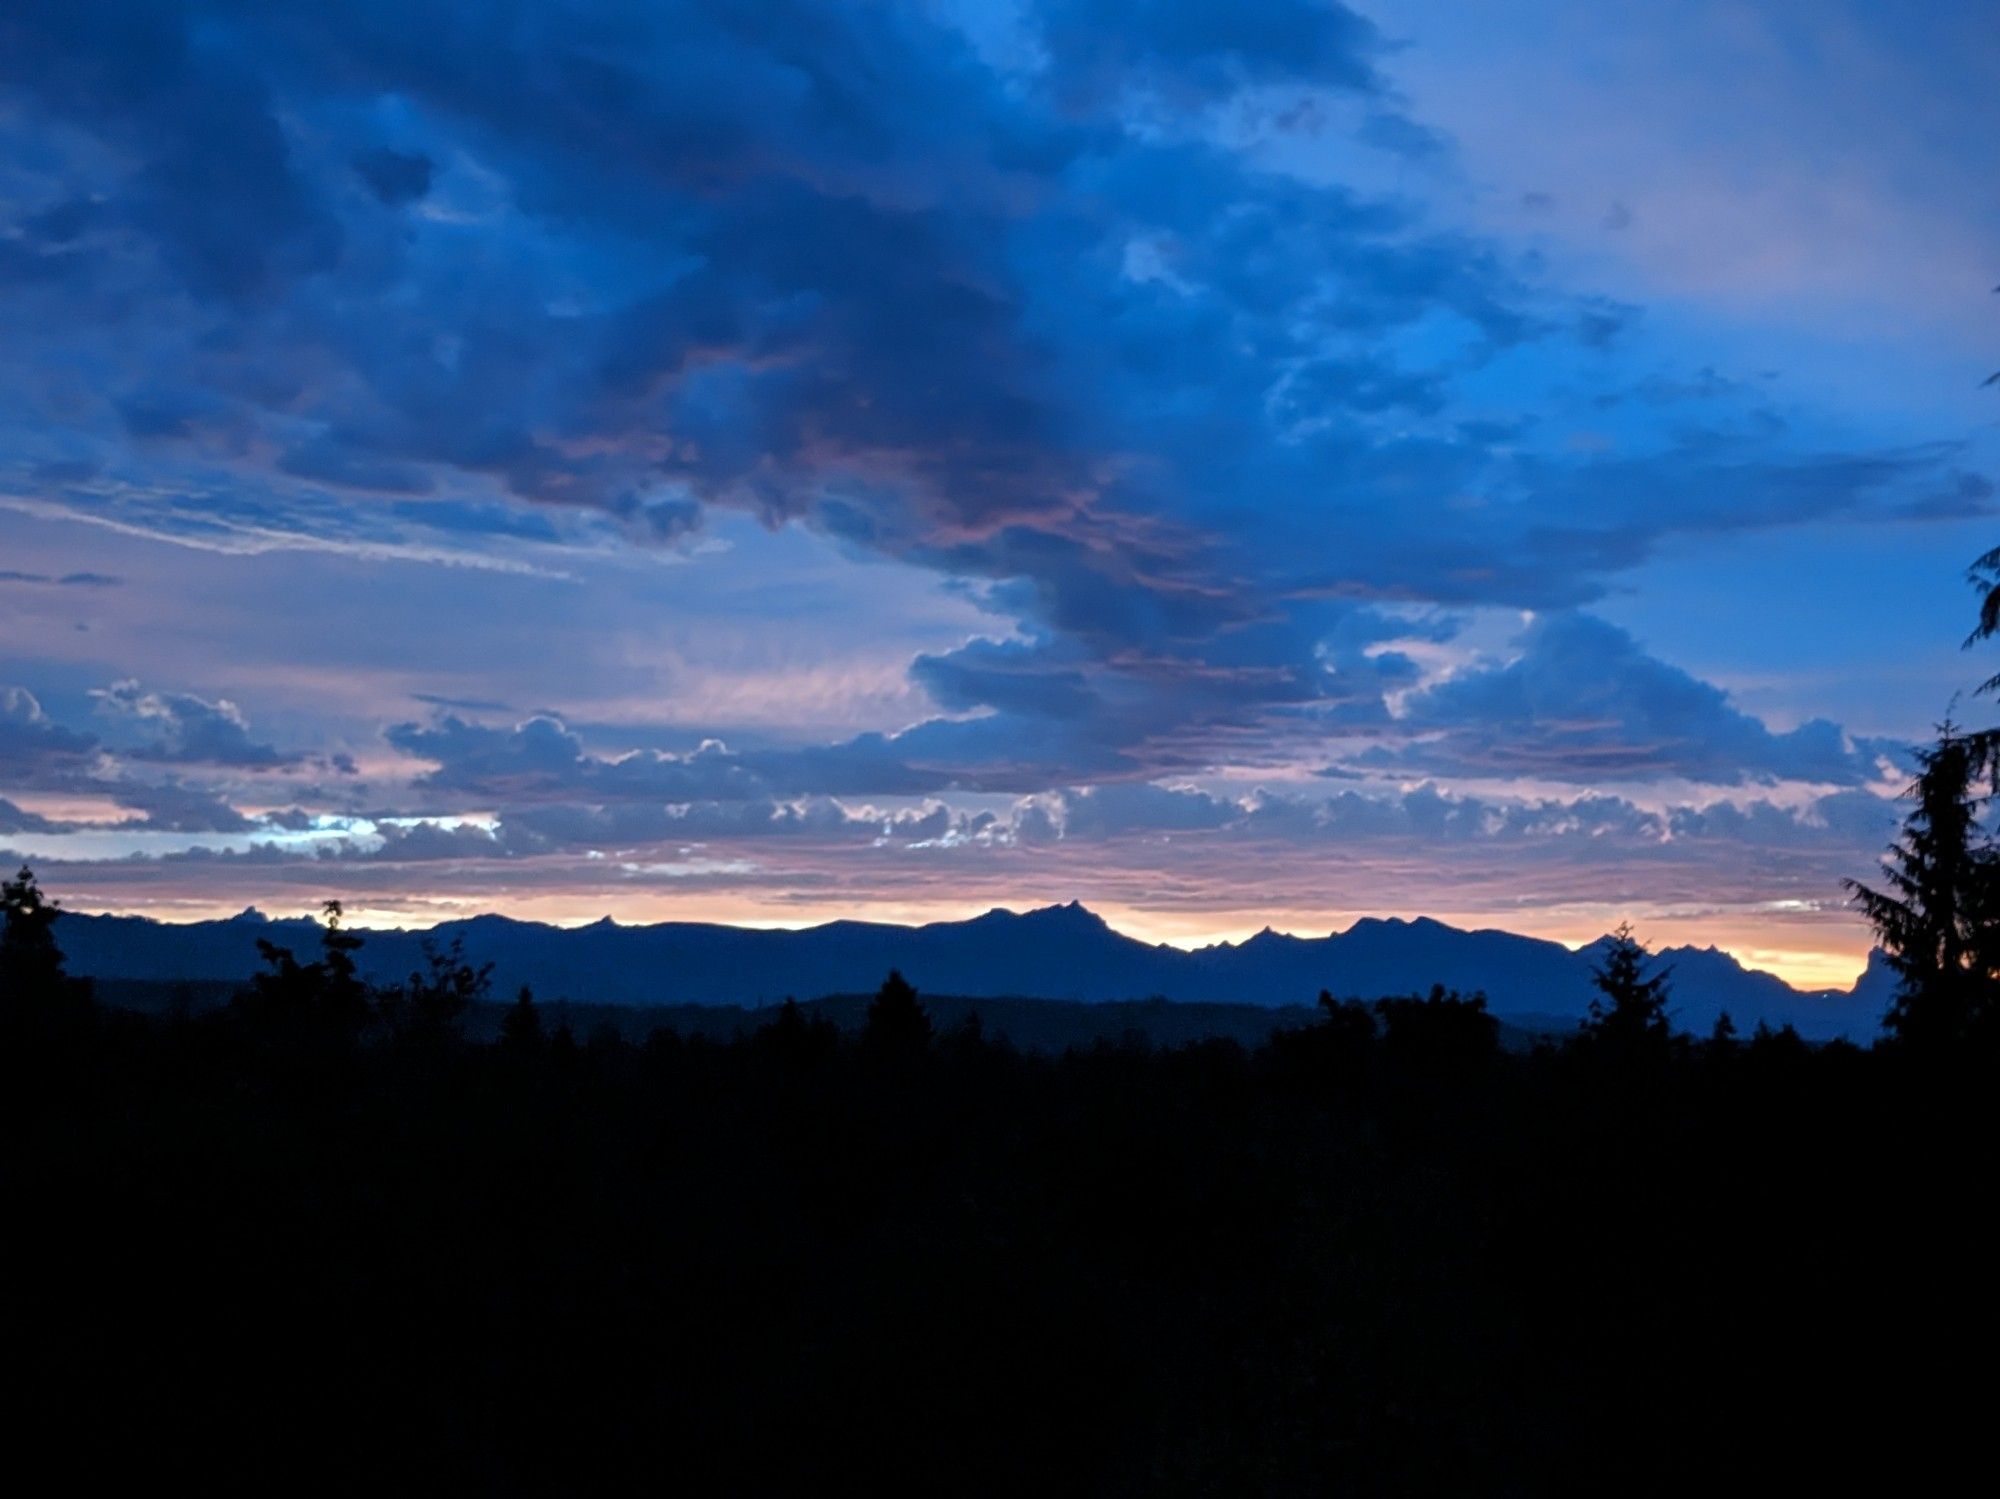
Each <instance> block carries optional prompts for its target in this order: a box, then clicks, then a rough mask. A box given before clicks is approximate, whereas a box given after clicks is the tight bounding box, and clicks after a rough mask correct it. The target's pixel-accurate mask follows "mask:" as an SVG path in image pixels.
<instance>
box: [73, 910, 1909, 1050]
mask: <svg viewBox="0 0 2000 1499" xmlns="http://www.w3.org/2000/svg"><path fill="white" fill-rule="evenodd" d="M56 930H57V934H58V937H59V940H60V941H61V943H62V945H63V949H64V951H65V952H66V953H67V954H68V955H69V960H70V969H71V971H72V972H74V973H79V974H88V975H90V976H92V977H96V978H103V979H138V980H149V981H154V982H160V981H165V982H181V981H198V980H207V981H238V982H240V981H241V980H243V979H246V978H248V977H249V976H250V974H252V973H253V972H255V971H257V969H258V967H259V966H260V964H259V960H258V956H257V947H256V942H257V939H258V938H259V937H263V938H266V939H268V940H270V941H272V942H275V943H277V944H278V945H280V946H285V947H291V948H292V949H293V950H294V951H297V952H299V953H300V955H301V956H302V957H303V956H306V955H307V952H308V950H309V949H310V948H312V947H313V946H314V945H315V944H316V943H317V941H318V934H319V928H318V925H317V924H316V923H315V922H313V921H312V920H310V919H309V918H304V917H300V918H292V919H284V920H271V919H269V918H267V917H265V916H263V915H261V914H260V913H258V912H256V911H255V910H251V911H245V912H243V913H242V914H241V915H238V916H234V917H230V918H228V919H227V920H222V921H199V922H189V923H169V922H160V921H153V920H151V919H149V918H146V917H136V916H93V915H84V914H80V913H76V912H69V913H66V914H65V915H64V917H63V919H62V921H61V923H60V924H59V925H58V927H57V929H56ZM359 930H360V934H361V935H362V936H363V937H364V938H365V939H366V940H365V945H364V946H363V948H362V950H361V952H360V954H359V957H360V962H361V967H362V970H363V972H364V973H366V974H367V975H368V976H369V977H371V978H375V979H381V980H387V979H395V978H401V977H403V976H404V975H406V974H408V973H409V972H410V971H411V970H412V969H413V968H415V967H416V966H417V965H418V964H419V962H420V961H421V958H422V948H421V944H422V940H423V939H424V938H425V937H426V936H430V937H433V938H435V939H436V940H438V941H449V940H451V939H452V938H453V937H458V938H461V939H462V940H463V941H464V944H465V950H466V953H467V955H468V957H470V958H471V959H472V960H474V961H475V962H481V963H484V962H491V963H492V964H493V965H494V982H495V990H496V993H498V994H502V995H504V994H510V993H512V992H513V990H514V988H515V987H516V986H518V985H520V984H531V985H533V986H534V989H535V992H536V993H537V994H538V995H540V996H542V997H544V998H546V999H564V998H567V999H573V1000H578V1001H586V1002H596V1003H601V1004H612V1005H670V1004H740V1005H756V1004H760V1003H772V1002H775V1001H777V1000H780V999H783V998H784V997H786V996H788V995H793V996H797V997H798V998H801V999H808V998H815V997H818V996H821V995H828V994H843V993H857V992H863V991H866V990H869V989H872V988H874V987H875V985H877V984H879V983H880V982H881V980H882V976H883V975H884V974H885V973H887V972H888V970H889V969H891V968H900V969H901V970H902V971H903V973H904V974H905V975H907V976H908V978H909V979H910V981H911V982H912V983H914V984H915V985H916V986H917V987H918V989H919V990H929V991H931V992H934V993H939V994H953V995H965V996H973V997H980V996H988V997H1000V996H1013V997H1033V998H1041V999H1060V1000H1081V1001H1107V1000H1134V999H1149V998H1154V997H1164V998H1167V999H1173V1000H1181V1001H1189V1002H1208V1003H1225V1004H1255V1005H1264V1006H1270V1007H1274V1008H1275V1007H1279V1006H1285V1005H1300V1004H1310V1003H1312V1001H1313V999H1314V998H1315V997H1316V996H1317V995H1318V994H1319V992H1320V990H1322V989H1328V990H1331V991H1332V992H1333V993H1335V994H1336V995H1339V996H1341V997H1342V998H1359V999H1374V998H1379V997H1381V996H1383V995H1390V994H1410V993H1421V992H1424V991H1427V990H1428V989H1429V988H1430V986H1431V985H1432V984H1444V985H1446V986H1447V987H1449V988H1454V989H1459V990H1463V991H1471V990H1475V989H1477V990H1481V991H1483V992H1484V993H1485V994H1486V996H1487V999H1488V1002H1489V1004H1490V1005H1491V1007H1492V1009H1493V1011H1494V1013H1495V1014H1498V1015H1500V1016H1503V1017H1510V1016H1511V1017H1529V1018H1533V1019H1536V1020H1541V1021H1557V1022H1560V1021H1564V1020H1569V1021H1574V1020H1580V1019H1581V1018H1582V1017H1583V1016H1584V1015H1585V1014H1586V1013H1587V1011H1588V1007H1589V1004H1590V1000H1591V997H1592V995H1593V994H1594V993H1595V990H1593V988H1592V987H1591V982H1590V977H1591V971H1592V968H1593V965H1594V963H1595V961H1596V956H1597V954H1596V948H1597V945H1598V944H1592V945H1591V946H1589V947H1585V948H1583V949H1581V950H1579V951H1575V952H1572V951H1571V950H1570V949H1568V948H1566V947H1564V946H1563V945H1562V944H1561V943H1558V942H1549V941H1545V940H1543V939H1541V938H1536V937H1523V936H1520V935H1518V934H1517V933H1513V932H1504V931H1492V930H1483V931H1464V930H1461V929H1460V928H1457V927H1453V926H1448V925H1446V924H1445V923H1443V922H1440V921H1434V920H1431V919H1430V918H1428V917H1419V918H1418V919H1416V920H1413V921H1406V920H1403V919H1402V918H1400V917H1387V918H1378V917H1367V918H1364V919H1362V920H1360V921H1357V922H1355V923H1354V924H1353V925H1352V926H1351V927H1349V928H1348V929H1347V930H1346V931H1344V932H1335V933H1331V934H1329V935H1328V936H1325V937H1294V936H1287V935H1284V934H1282V933H1278V932H1273V931H1270V930H1269V929H1266V930H1265V931H1262V932H1259V933H1258V934H1257V935H1256V936H1254V937H1250V938H1248V939H1246V940H1244V941H1242V942H1221V943H1216V944H1213V945H1211V946H1208V947H1202V948H1196V949H1193V950H1192V951H1190V950H1185V949H1182V948H1176V947H1170V946H1167V945H1166V944H1151V943H1145V942H1141V941H1138V940H1137V939H1136V938H1132V937H1128V936H1126V935H1124V934H1123V933H1121V932H1118V931H1116V930H1114V929H1113V928H1112V927H1111V926H1110V925H1108V924H1107V923H1106V922H1105V921H1104V920H1103V918H1102V917H1100V916H1098V915H1097V914H1096V913H1094V912H1092V911H1090V910H1088V909H1086V908H1085V907H1084V906H1082V905H1081V904H1079V903H1077V902H1075V901H1072V902H1070V903H1069V904H1068V905H1059V906H1045V907H1042V908H1041V909H1039V910H1033V911H1026V912H1014V911H1008V910H999V909H996V910H992V911H988V912H987V913H985V914H984V915H982V916H975V917H972V918H970V919H969V920H964V921H944V922H933V923H930V924H928V925H925V926H916V927H907V926H895V925H889V924H884V923H877V922H865V921H834V922H829V923H827V924H825V925H823V926H816V927H807V928H803V929H797V930H769V929H762V928H752V927H734V926H723V925H716V924H710V923H703V922H660V923H657V924H653V925H647V926H623V925H620V924H618V923H617V922H614V921H612V920H610V919H609V918H608V917H607V918H606V919H604V920H602V921H599V922H596V923H593V924H592V925H589V926H583V927H555V926H547V925H544V924H542V923H539V922H531V921H517V920H514V919H513V918H511V917H506V916H493V915H488V916H475V917H472V918H469V919H467V920H463V921H451V922H445V923H443V924H442V925H440V926H438V927H436V928H435V929H433V930H431V931H428V932H425V931H405V930H403V929H400V928H393V929H381V930H369V929H365V928H363V929H359ZM1657 961H1658V962H1659V963H1660V964H1663V965H1666V966H1669V967H1670V968H1671V969H1672V971H1673V972H1672V984H1673V1001H1672V1008H1673V1011H1674V1020H1675V1024H1676V1025H1677V1026H1678V1027H1679V1028H1681V1029H1683V1030H1690V1031H1695V1032H1705V1031H1707V1030H1708V1028H1709V1027H1710V1026H1712V1025H1713V1024H1714V1022H1715V1017H1716V1016H1717V1014H1718V1013H1720V1012H1721V1011H1723V1010H1727V1011H1728V1012H1729V1013H1730V1015H1731V1017H1732V1018H1733V1019H1734V1020H1735V1022H1736V1024H1737V1026H1738V1028H1739V1029H1741V1030H1744V1031H1746V1032H1747V1031H1748V1030H1749V1029H1750V1028H1752V1027H1753V1026H1755V1025H1756V1024H1757V1023H1758V1022H1759V1021H1760V1020H1761V1021H1765V1022H1767V1023H1769V1024H1770V1025H1773V1026H1779V1025H1785V1024H1790V1025H1794V1026H1796V1027H1797V1028H1798V1030H1799V1032H1800V1033H1801V1034H1802V1035H1805V1036H1807V1037H1811V1038H1815V1039H1825V1038H1831V1037H1834V1036H1841V1035H1845V1036H1848V1037H1850V1038H1852V1039H1855V1040H1866V1039H1868V1038H1869V1037H1871V1036H1873V1035H1874V1034H1875V1032H1876V1030H1877V1028H1878V1026H1879V1023H1880V1020H1881V1016H1882V1012H1883V1011H1884V1010H1885V1009H1886V1008H1887V1006H1888V1003H1889V998H1890V995H1891V994H1892V993H1893V987H1894V980H1893V975H1892V974H1890V972H1889V971H1888V969H1887V968H1886V966H1885V965H1884V964H1883V962H1882V958H1881V954H1879V953H1877V954H1874V955H1873V956H1872V957H1871V959H1870V963H1869V967H1868V971H1867V972H1866V973H1864V974H1863V975H1862V976H1861V979H1860V981H1859V982H1858V983H1857V984H1856V985H1855V988H1854V989H1853V990H1852V991H1845V990H1837V989H1835V990H1813V991H1801V990H1797V989H1794V988H1792V987H1791V986H1790V985H1789V984H1786V983H1785V982H1784V981H1783V980H1782V979H1780V978H1778V977H1776V976H1775V975H1773V974H1769V973H1764V972H1761V971H1758V970H1755V969H1746V968H1744V967H1743V966H1742V965H1741V964H1740V963H1738V962H1737V961H1736V960H1735V959H1734V958H1732V957H1730V956H1729V955H1728V954H1727V953H1723V952H1719V951H1717V950H1715V949H1714V948H1694V947H1683V948H1672V949H1668V950H1666V951H1663V952H1661V953H1660V954H1658V956H1657Z"/></svg>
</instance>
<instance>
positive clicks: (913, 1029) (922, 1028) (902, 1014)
mask: <svg viewBox="0 0 2000 1499" xmlns="http://www.w3.org/2000/svg"><path fill="white" fill-rule="evenodd" d="M863 1040H864V1041H866V1042H867V1044H868V1045H870V1046H871V1047H875V1048H877V1049H879V1050H881V1051H886V1052H916V1051H922V1050H924V1049H925V1048H926V1047H928V1046H929V1045H930V1044H931V1017H930V1014H929V1012H928V1011H926V1010H925V1009H924V1007H923V1006H922V1005H921V1004H919V1003H918V1002H917V991H916V990H915V989H914V988H913V987H911V984H910V981H909V980H908V979H906V978H904V977H903V975H902V971H901V970H900V969H895V968H892V969H890V970H889V976H888V978H886V979H884V980H883V981H882V987H881V988H880V989H878V990H876V991H875V998H874V999H873V1000H872V1001H870V1003H869V1005H868V1028H867V1030H866V1031H865V1032H864V1033H863Z"/></svg>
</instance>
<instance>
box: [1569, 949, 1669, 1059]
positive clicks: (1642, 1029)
mask: <svg viewBox="0 0 2000 1499" xmlns="http://www.w3.org/2000/svg"><path fill="white" fill-rule="evenodd" d="M1649 956H1650V955H1649V954H1648V953H1647V951H1646V945H1645V943H1643V942H1641V941H1640V940H1639V939H1638V938H1637V937H1635V936H1633V935H1632V924H1631V923H1630V922H1623V923H1621V924H1620V925H1619V927H1618V930H1617V931H1615V932H1613V933H1612V934H1611V945H1610V946H1609V947H1607V948H1606V949H1605V950H1604V960H1603V961H1602V962H1601V963H1599V964H1598V966H1597V968H1596V969H1595V970H1594V971H1593V972H1592V974H1591V976H1590V981H1591V982H1592V983H1593V984H1595V985H1596V986H1597V989H1598V992H1599V993H1600V994H1601V995H1602V996H1603V998H1601V999H1593V1000H1591V1002H1590V1019H1589V1020H1588V1021H1586V1022H1585V1024H1584V1030H1585V1032H1586V1033H1587V1034H1588V1035H1589V1036H1590V1037H1591V1038H1592V1039H1593V1040H1596V1041H1601V1042H1606V1043H1609V1044H1611V1045H1613V1046H1617V1047H1622V1048H1626V1049H1630V1050H1640V1049H1644V1048H1647V1047H1651V1046H1657V1045H1661V1044H1663V1043H1664V1042H1665V1041H1666V1039H1667V1032H1668V1027H1667V994H1668V992H1669V991H1668V985H1667V975H1666V973H1665V972H1660V973H1655V974H1652V975H1650V976H1648V975H1647V973H1646V962H1647V959H1648V957H1649Z"/></svg>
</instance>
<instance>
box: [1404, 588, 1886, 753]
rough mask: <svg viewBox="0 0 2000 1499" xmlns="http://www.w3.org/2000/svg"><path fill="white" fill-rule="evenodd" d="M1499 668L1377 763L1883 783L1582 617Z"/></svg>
mask: <svg viewBox="0 0 2000 1499" xmlns="http://www.w3.org/2000/svg"><path fill="white" fill-rule="evenodd" d="M1517 648H1518V654H1517V655H1516V656H1515V657H1514V658H1513V659H1512V660H1510V661H1507V662H1505V663H1504V664H1497V665H1489V666H1484V667H1479V668H1475V669H1473V670H1469V671H1466V672H1464V673H1461V674H1460V675H1457V676H1454V677H1451V678H1448V679H1447V680H1445V681H1443V682H1441V683H1439V684H1438V685H1436V686H1434V687H1431V688H1429V689H1427V690H1425V691H1423V692H1420V693H1418V694H1416V695H1415V696H1414V697H1413V698H1412V699H1411V700H1410V702H1409V703H1408V705H1407V712H1406V714H1405V716H1404V718H1403V720H1402V723H1403V726H1404V727H1405V728H1406V729H1408V730H1409V731H1411V732H1413V733H1416V734H1419V735H1423V736H1425V737H1423V738H1422V739H1420V740H1419V741H1418V742H1416V743H1414V744H1412V745H1410V746H1407V747H1405V748H1402V749H1397V750H1383V751H1380V752H1378V753H1377V756H1376V758H1377V759H1378V760H1380V761H1381V762H1384V763H1388V764H1394V765H1402V766H1413V767H1420V768H1423V769H1426V770H1430V771H1434V772H1442V773H1449V774H1456V775H1461V776H1491V777H1532V778H1536V779H1540V780H1546V781H1554V782H1571V783H1578V782H1582V783H1588V782H1594V781H1599V782H1601V781H1612V782H1639V781H1650V780H1658V779H1662V778H1668V777H1675V778H1681V779H1686V780H1690V781H1700V782H1710V783H1715V784H1723V785H1737V784H1741V783H1742V782H1744V781H1812V782H1821V783H1827V784H1833V785H1858V784H1861V783H1864V782H1868V781H1873V780H1877V779H1879V778H1880V769H1879V766H1878V764H1877V758H1876V750H1875V748H1874V747H1873V746H1868V745H1856V744H1854V743H1852V742H1851V741H1850V740H1849V739H1848V738H1847V737H1846V736H1845V735H1844V734H1843V733H1842V732H1841V730H1840V728H1839V726H1838V725H1836V724H1833V723H1830V722H1828V721H1826V720H1825V719H1815V720H1813V721H1811V722H1809V723H1804V724H1801V725H1799V726H1798V727H1797V728H1795V729H1791V730H1787V731H1785V732H1782V733H1781V732H1775V731H1773V730H1772V729H1770V728H1769V727H1767V726H1766V725H1765V724H1764V723H1762V722H1761V721H1760V720H1758V719H1756V718H1753V717H1751V716H1750V715H1749V714H1747V713H1745V712H1743V711H1742V710H1741V709H1740V708H1737V707H1736V706H1735V705H1734V704H1732V703H1731V702H1730V701H1729V698H1728V695H1727V694H1726V693H1724V692H1722V691H1721V690H1720V689H1719V688H1716V687H1713V686H1711V685H1709V684H1708V683H1706V682H1703V681H1700V680H1699V679H1697V678H1695V677H1692V676H1690V675H1689V674H1688V673H1686V672H1684V671H1681V670H1679V669H1678V668H1676V667H1673V666H1670V665H1668V664H1667V663H1665V662H1663V661H1660V660H1658V659H1657V658H1655V657H1652V656H1649V655H1647V654H1646V653H1645V651H1643V650H1642V649H1641V648H1640V647H1639V645H1638V643H1637V642H1636V641H1634V640H1633V639H1632V637H1631V636H1630V635H1628V634H1626V633H1625V632H1624V631H1623V630H1620V629H1618V628H1617V627H1616V626H1614V625H1611V624H1608V623H1606V622H1605V621H1603V620H1601V619H1597V618H1595V617H1593V616H1591V615H1588V614H1576V613H1560V614H1550V615H1544V616H1542V617H1540V618H1538V619H1536V620H1535V622H1534V623H1533V624H1532V625H1530V626H1529V627H1528V629H1527V630H1526V631H1524V632H1523V633H1522V635H1521V637H1520V640H1519V641H1518V642H1517Z"/></svg>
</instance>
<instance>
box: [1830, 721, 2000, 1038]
mask: <svg viewBox="0 0 2000 1499" xmlns="http://www.w3.org/2000/svg"><path fill="white" fill-rule="evenodd" d="M1990 738H1991V736H1989V735H1967V734H1961V733H1960V732H1959V731H1958V729H1957V728H1956V726H1954V725H1953V724H1951V723H1949V722H1947V723H1945V724H1943V725H1941V726H1940V728H1939V730H1938V738H1937V742H1936V743H1935V744H1932V745H1929V746H1927V747H1926V748H1924V749H1923V750H1920V751H1919V752H1918V755H1917V762H1918V771H1917V778H1916V780H1915V781H1914V782H1913V783H1912V784H1911V786H1910V788H1909V791H1908V792H1907V793H1906V794H1907V795H1908V797H1909V798H1910V800H1911V801H1912V803H1913V804H1914V805H1913V806H1912V807H1911V810H1910V814H1909V816H1908V817H1906V818H1905V819H1904V820H1903V835H1902V838H1901V839H1900V840H1899V841H1898V842H1897V843H1896V844H1895V845H1894V846H1893V847H1892V848H1891V849H1890V850H1889V857H1888V858H1887V859H1885V860H1884V861H1883V863H1882V878H1883V888H1881V889H1879V890H1878V889H1876V888H1874V887H1872V886H1869V885H1864V884H1862V883H1861V882H1860V881H1859V880H1848V881H1846V885H1847V888H1848V890H1849V892H1850V893H1851V894H1852V895H1853V897H1854V900H1855V903H1856V904H1857V905H1859V906H1860V907H1861V910H1862V913H1863V914H1864V915H1865V916H1866V917H1867V918H1868V922H1869V924H1870V925H1871V926H1873V927H1874V928H1875V938H1876V941H1878V942H1879V943H1880V944H1881V946H1882V950H1883V952H1884V953H1886V954H1887V955H1888V959H1889V963H1890V966H1891V967H1893V968H1894V969H1895V971H1896V975H1897V977H1898V978H1899V979H1901V981H1902V982H1901V985H1900V986H1899V989H1898V992H1897V995H1896V999H1895V1001H1894V1002H1893V1003H1892V1004H1891V1005H1890V1007H1889V1013H1888V1014H1887V1015H1886V1016H1884V1017H1883V1021H1882V1023H1883V1025H1884V1026H1885V1027H1887V1029H1888V1030H1889V1032H1890V1033H1891V1034H1892V1035H1893V1036H1894V1037H1895V1038H1896V1039H1897V1040H1898V1041H1900V1042H1903V1043H1905V1044H1908V1045H1913V1046H1923V1047H1926V1048H1930V1047H1939V1046H1949V1045H1951V1044H1953V1043H1955V1042H1958V1041H1962V1040H1964V1039H1965V1038H1966V1037H1967V1036H1969V1035H1970V1034H1972V1033H1973V1032H1974V1031H1975V1030H1979V1029H1983V1028H1984V1027H1986V1026H1989V1025H1991V1024H1992V1023H1993V1018H1994V1012H1995V1009H1996V1005H1995V989H1996V978H2000V888H1996V887H2000V880H1996V875H2000V860H1996V856H1995V853H1994V850H1993V848H1992V846H1991V845H1990V844H1989V843H1988V841H1987V839H1986V837H1985V834H1984V833H1983V831H1982V830H1981V828H1980V825H1979V815H1980V811H1981V809H1982V807H1983V804H1984V803H1985V801H1986V793H1985V792H1984V791H1983V789H1982V786H1983V785H1984V784H1985V783H1986V782H1987V781H1988V780H1989V778H1990V771H1991V767H1990V764H1989V760H1990V757H1991V754H1992V750H1991V748H1990V746H1989V745H1988V744H1987V742H1986V741H1987V740H1988V739H1990Z"/></svg>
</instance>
